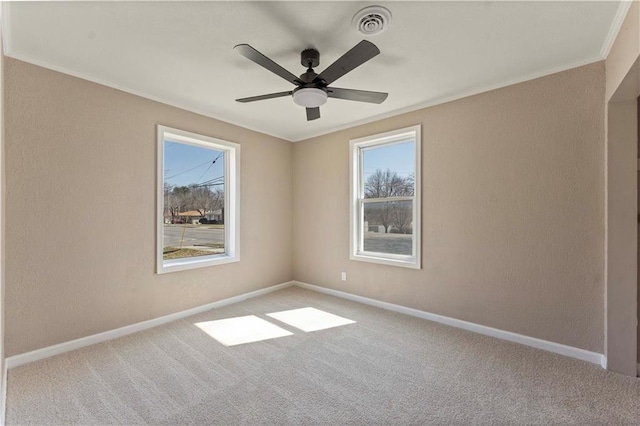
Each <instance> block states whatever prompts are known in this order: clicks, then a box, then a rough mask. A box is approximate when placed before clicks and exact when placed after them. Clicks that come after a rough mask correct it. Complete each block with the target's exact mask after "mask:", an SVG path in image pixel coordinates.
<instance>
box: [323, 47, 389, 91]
mask: <svg viewBox="0 0 640 426" xmlns="http://www.w3.org/2000/svg"><path fill="white" fill-rule="evenodd" d="M379 53H380V50H379V49H378V48H377V47H376V45H375V44H373V43H371V42H370V41H367V40H362V41H361V42H360V43H358V44H356V45H355V46H354V47H353V48H352V49H351V50H349V51H348V52H347V53H345V54H344V55H342V56H341V57H340V58H338V60H336V61H335V62H334V63H332V64H331V65H329V67H328V68H327V69H326V70H324V71H322V72H321V73H320V75H318V76H317V77H316V78H315V79H314V81H319V80H324V81H325V83H326V84H331V83H333V82H334V81H336V80H337V79H339V78H340V77H342V76H343V75H345V74H346V73H348V72H349V71H352V70H354V69H355V68H357V67H359V66H360V65H362V64H364V63H365V62H367V61H368V60H369V59H371V58H373V57H374V56H376V55H377V54H379Z"/></svg>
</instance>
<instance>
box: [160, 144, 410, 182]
mask: <svg viewBox="0 0 640 426" xmlns="http://www.w3.org/2000/svg"><path fill="white" fill-rule="evenodd" d="M213 160H216V162H215V163H214V164H213V165H212V164H211V162H212V161H213ZM414 164H415V155H414V145H413V141H410V142H403V143H397V144H393V145H388V146H382V147H376V148H371V149H366V150H365V151H364V178H365V180H366V179H367V177H369V176H370V175H371V174H373V173H375V171H376V169H382V170H386V169H391V170H392V171H395V172H396V173H397V174H398V175H400V176H402V177H406V176H408V175H410V174H411V173H413V172H414V167H415V165H414ZM223 170H224V156H223V155H222V151H218V150H212V149H208V148H200V147H197V146H193V145H187V144H183V143H177V142H171V141H165V143H164V181H165V182H166V183H169V184H171V185H175V186H188V185H190V184H193V183H203V182H206V181H208V180H211V179H214V178H217V177H220V176H222V175H223ZM213 188H214V187H212V189H213Z"/></svg>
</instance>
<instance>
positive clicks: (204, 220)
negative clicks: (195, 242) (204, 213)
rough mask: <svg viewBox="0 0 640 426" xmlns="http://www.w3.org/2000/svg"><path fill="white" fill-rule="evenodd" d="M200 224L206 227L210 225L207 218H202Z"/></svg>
mask: <svg viewBox="0 0 640 426" xmlns="http://www.w3.org/2000/svg"><path fill="white" fill-rule="evenodd" d="M199 222H200V223H201V224H203V225H206V224H207V223H209V220H208V219H207V218H206V217H201V218H200V220H199Z"/></svg>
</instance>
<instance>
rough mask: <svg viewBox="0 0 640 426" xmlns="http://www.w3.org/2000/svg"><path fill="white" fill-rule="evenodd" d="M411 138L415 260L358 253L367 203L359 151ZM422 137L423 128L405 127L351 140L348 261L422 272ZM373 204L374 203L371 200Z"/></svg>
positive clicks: (396, 256)
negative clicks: (413, 166) (363, 189)
mask: <svg viewBox="0 0 640 426" xmlns="http://www.w3.org/2000/svg"><path fill="white" fill-rule="evenodd" d="M408 138H412V139H414V140H415V194H414V197H413V200H414V205H413V253H414V256H406V255H397V254H387V253H384V254H382V253H373V252H364V251H359V247H360V246H361V245H360V241H361V239H362V238H363V235H362V226H361V224H360V218H361V217H362V211H361V209H362V208H363V207H362V206H363V205H364V202H362V201H361V200H362V199H363V194H362V193H361V191H362V188H363V185H362V182H363V179H364V177H363V175H362V156H361V155H360V150H361V149H362V148H367V147H373V146H377V145H382V144H385V145H388V144H392V143H393V142H396V141H397V142H402V141H406V140H407V139H408ZM421 145H422V137H421V129H420V125H416V126H411V127H406V128H403V129H398V130H393V131H390V132H386V133H381V134H377V135H372V136H366V137H363V138H358V139H352V140H351V141H349V167H350V178H351V185H350V194H349V195H350V200H351V203H350V210H351V211H350V213H351V214H350V224H349V225H350V229H349V230H350V238H349V250H350V253H349V258H350V259H351V260H358V261H362V262H370V263H378V264H383V265H391V266H400V267H404V268H412V269H420V268H421V265H422V263H421V259H422V256H421V245H422V244H421V242H422V238H421V235H422V233H421V227H422V226H421V225H422V224H421V222H422V214H421V206H422V199H421V193H422V178H421V161H422V156H421V149H420V147H421ZM370 201H374V200H370Z"/></svg>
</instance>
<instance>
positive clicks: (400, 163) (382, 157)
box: [363, 141, 415, 181]
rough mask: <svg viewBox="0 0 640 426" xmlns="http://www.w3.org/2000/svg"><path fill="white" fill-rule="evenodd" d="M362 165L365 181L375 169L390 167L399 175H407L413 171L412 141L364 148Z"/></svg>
mask: <svg viewBox="0 0 640 426" xmlns="http://www.w3.org/2000/svg"><path fill="white" fill-rule="evenodd" d="M363 167H364V179H365V181H366V180H367V178H368V177H369V176H370V175H372V174H373V173H375V171H376V169H382V170H387V169H390V170H391V171H394V172H396V173H397V174H398V175H399V176H401V177H407V176H409V175H410V174H411V173H413V172H414V171H415V153H414V142H413V141H410V142H403V143H397V144H393V145H387V146H380V147H375V148H370V149H365V150H364V161H363Z"/></svg>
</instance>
